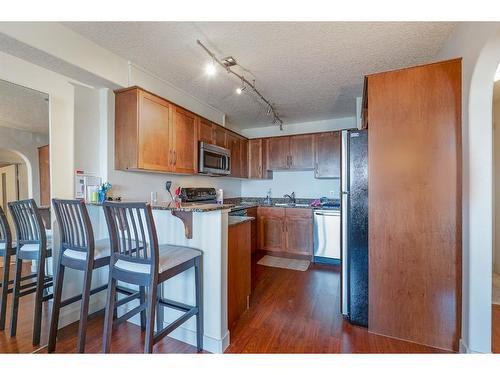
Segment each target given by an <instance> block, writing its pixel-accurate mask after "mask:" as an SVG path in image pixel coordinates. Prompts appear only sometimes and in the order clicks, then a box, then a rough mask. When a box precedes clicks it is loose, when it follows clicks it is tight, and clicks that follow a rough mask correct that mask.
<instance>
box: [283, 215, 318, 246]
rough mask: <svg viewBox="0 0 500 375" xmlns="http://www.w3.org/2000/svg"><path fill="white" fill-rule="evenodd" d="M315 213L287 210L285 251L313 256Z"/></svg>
mask: <svg viewBox="0 0 500 375" xmlns="http://www.w3.org/2000/svg"><path fill="white" fill-rule="evenodd" d="M312 214H313V212H312V210H311V209H303V208H285V251H286V252H287V253H290V254H301V255H312V249H313V216H312Z"/></svg>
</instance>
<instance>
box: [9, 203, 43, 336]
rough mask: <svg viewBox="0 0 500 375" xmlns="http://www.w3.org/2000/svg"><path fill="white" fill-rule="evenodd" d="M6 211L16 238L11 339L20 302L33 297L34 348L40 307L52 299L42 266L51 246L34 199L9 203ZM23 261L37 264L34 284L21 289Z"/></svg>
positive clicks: (37, 332) (40, 315)
mask: <svg viewBox="0 0 500 375" xmlns="http://www.w3.org/2000/svg"><path fill="white" fill-rule="evenodd" d="M8 205H9V210H10V212H11V214H12V218H13V220H14V226H15V228H16V234H17V241H16V243H17V246H16V267H15V268H16V273H15V276H14V288H13V299H12V314H11V321H10V336H11V337H13V336H15V335H16V330H17V315H18V309H19V298H20V297H23V296H26V295H28V294H32V293H35V313H34V322H33V345H35V346H36V345H38V344H40V332H41V326H42V304H43V302H45V301H48V300H49V299H51V298H52V294H49V293H48V288H50V287H52V285H53V281H52V277H51V276H48V275H46V274H45V262H46V260H47V259H48V258H50V257H51V256H52V248H51V244H50V243H48V242H47V238H46V235H45V228H44V226H43V222H42V218H41V216H40V213H39V212H38V207H37V205H36V203H35V201H34V200H33V199H26V200H20V201H16V202H9V203H8ZM23 260H34V261H36V262H37V263H36V265H37V271H36V274H35V275H34V276H33V277H36V281H35V282H32V283H28V284H25V285H21V281H22V280H23V279H24V278H23V277H22V276H21V271H22V263H23Z"/></svg>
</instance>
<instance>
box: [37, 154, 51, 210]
mask: <svg viewBox="0 0 500 375" xmlns="http://www.w3.org/2000/svg"><path fill="white" fill-rule="evenodd" d="M38 168H39V170H38V172H39V176H40V205H41V206H50V146H49V145H45V146H42V147H38Z"/></svg>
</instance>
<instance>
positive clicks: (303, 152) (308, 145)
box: [289, 134, 314, 170]
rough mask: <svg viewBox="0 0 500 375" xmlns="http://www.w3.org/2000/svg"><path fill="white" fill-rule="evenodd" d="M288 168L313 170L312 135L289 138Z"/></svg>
mask: <svg viewBox="0 0 500 375" xmlns="http://www.w3.org/2000/svg"><path fill="white" fill-rule="evenodd" d="M289 164H290V168H291V169H300V170H305V169H313V168H314V136H313V135H312V134H305V135H294V136H291V137H290V162H289Z"/></svg>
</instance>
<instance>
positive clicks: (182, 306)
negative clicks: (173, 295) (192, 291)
mask: <svg viewBox="0 0 500 375" xmlns="http://www.w3.org/2000/svg"><path fill="white" fill-rule="evenodd" d="M158 302H159V303H160V305H162V306H165V307H170V308H172V309H175V310H179V311H184V312H186V311H189V310H191V309H192V308H193V307H194V306H189V305H186V304H185V303H182V302H177V301H172V300H171V299H167V298H159V300H158Z"/></svg>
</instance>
